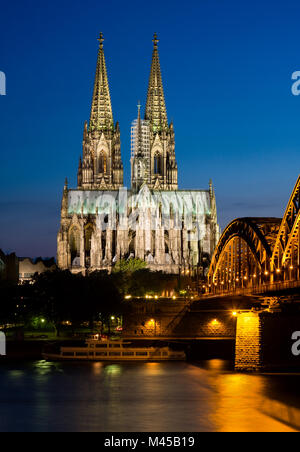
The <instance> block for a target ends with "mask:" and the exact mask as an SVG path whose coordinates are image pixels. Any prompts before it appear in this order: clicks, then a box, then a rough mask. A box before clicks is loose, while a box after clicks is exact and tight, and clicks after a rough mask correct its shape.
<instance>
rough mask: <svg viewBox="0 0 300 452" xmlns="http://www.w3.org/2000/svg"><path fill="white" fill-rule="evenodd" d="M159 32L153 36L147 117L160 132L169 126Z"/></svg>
mask: <svg viewBox="0 0 300 452" xmlns="http://www.w3.org/2000/svg"><path fill="white" fill-rule="evenodd" d="M158 42H159V40H158V38H157V34H156V33H154V36H153V54H152V63H151V70H150V78H149V85H148V94H147V103H146V109H145V119H146V120H148V121H150V124H151V128H152V130H153V131H154V132H160V131H162V130H164V129H166V128H167V127H168V118H167V110H166V105H165V96H164V89H163V84H162V76H161V70H160V62H159V55H158Z"/></svg>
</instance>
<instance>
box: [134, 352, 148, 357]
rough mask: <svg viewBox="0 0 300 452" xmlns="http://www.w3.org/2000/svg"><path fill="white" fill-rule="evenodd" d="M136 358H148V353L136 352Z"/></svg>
mask: <svg viewBox="0 0 300 452" xmlns="http://www.w3.org/2000/svg"><path fill="white" fill-rule="evenodd" d="M136 356H148V352H136Z"/></svg>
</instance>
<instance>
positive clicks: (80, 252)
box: [57, 34, 219, 273]
mask: <svg viewBox="0 0 300 452" xmlns="http://www.w3.org/2000/svg"><path fill="white" fill-rule="evenodd" d="M99 42H100V46H99V53H98V61H97V69H96V78H95V85H94V93H93V100H92V108H91V116H90V122H89V124H88V123H85V126H84V135H83V157H82V158H80V161H79V168H78V186H77V189H70V188H69V187H68V184H67V182H66V184H65V187H64V192H63V200H62V207H61V224H60V230H59V233H58V251H57V262H58V266H59V267H60V268H62V269H67V268H68V269H71V270H72V271H73V272H85V271H86V270H91V271H92V270H105V269H106V270H108V271H110V270H111V269H112V267H113V265H114V264H115V263H116V262H117V261H118V260H119V259H128V258H139V259H142V260H144V261H146V262H147V265H148V267H149V268H151V269H152V270H161V271H164V272H167V273H179V272H180V271H191V272H193V271H196V269H198V270H199V268H201V267H202V263H203V261H204V260H206V263H207V262H208V261H209V260H210V257H211V255H212V253H213V251H214V248H215V246H216V243H217V241H218V239H219V227H218V224H217V211H216V202H215V194H214V190H213V187H212V184H210V186H209V189H208V190H194V191H191V190H179V189H178V167H177V162H176V156H175V138H174V127H173V123H171V124H170V125H169V124H168V119H167V112H166V106H165V99H164V92H163V85H162V77H161V71H160V63H159V56H158V39H157V36H156V35H155V36H154V40H153V43H154V49H153V56H152V64H151V71H150V80H149V87H148V95H147V103H146V108H145V117H144V119H143V120H142V119H141V113H140V105H139V109H138V118H137V119H136V120H135V121H134V122H133V126H132V145H131V171H132V175H131V190H127V189H126V188H124V187H123V163H122V159H121V148H120V129H119V125H118V123H116V125H114V122H113V114H112V107H111V100H110V92H109V86H108V78H107V71H106V63H105V58H104V50H103V37H102V34H101V35H100V39H99ZM202 270H203V268H202Z"/></svg>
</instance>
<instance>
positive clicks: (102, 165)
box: [99, 151, 107, 174]
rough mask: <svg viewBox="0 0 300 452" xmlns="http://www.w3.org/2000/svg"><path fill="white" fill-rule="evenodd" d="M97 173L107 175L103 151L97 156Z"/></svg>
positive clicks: (105, 158)
mask: <svg viewBox="0 0 300 452" xmlns="http://www.w3.org/2000/svg"><path fill="white" fill-rule="evenodd" d="M99 173H102V174H106V173H107V156H106V153H105V152H104V151H101V152H100V155H99Z"/></svg>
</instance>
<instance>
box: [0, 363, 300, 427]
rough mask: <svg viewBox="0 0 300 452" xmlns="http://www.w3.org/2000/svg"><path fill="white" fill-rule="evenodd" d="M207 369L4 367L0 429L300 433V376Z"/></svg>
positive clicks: (163, 366)
mask: <svg viewBox="0 0 300 452" xmlns="http://www.w3.org/2000/svg"><path fill="white" fill-rule="evenodd" d="M202 365H203V367H200V366H199V365H197V366H196V365H191V364H188V363H174V362H170V363H167V362H165V363H121V364H117V363H111V364H109V363H48V362H45V361H38V362H35V363H32V364H19V365H17V366H14V365H11V364H2V363H1V366H0V401H1V403H0V431H106V432H118V431H123V432H130V431H148V432H149V431H154V432H156V431H157V432H166V431H172V432H187V431H189V432H193V431H194V432H201V431H292V430H293V429H292V428H291V427H289V426H288V424H292V425H294V426H297V425H299V428H300V410H299V411H298V407H300V396H299V390H298V380H299V377H298V376H284V377H276V376H262V375H246V374H235V373H232V371H228V370H226V369H228V366H227V365H226V363H224V362H223V361H220V360H212V361H207V362H205V363H202ZM229 368H230V367H229ZM297 394H298V397H299V398H298V399H297ZM291 401H293V402H292V404H291ZM275 417H276V419H275ZM298 422H299V424H298Z"/></svg>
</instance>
